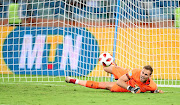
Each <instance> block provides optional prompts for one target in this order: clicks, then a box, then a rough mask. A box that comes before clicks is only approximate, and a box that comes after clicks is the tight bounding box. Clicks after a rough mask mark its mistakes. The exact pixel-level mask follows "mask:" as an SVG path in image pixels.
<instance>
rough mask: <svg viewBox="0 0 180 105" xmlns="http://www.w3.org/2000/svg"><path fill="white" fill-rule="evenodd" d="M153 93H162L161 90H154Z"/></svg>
mask: <svg viewBox="0 0 180 105" xmlns="http://www.w3.org/2000/svg"><path fill="white" fill-rule="evenodd" d="M154 93H164V92H163V91H162V90H155V91H154Z"/></svg>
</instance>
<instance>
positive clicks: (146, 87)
mask: <svg viewBox="0 0 180 105" xmlns="http://www.w3.org/2000/svg"><path fill="white" fill-rule="evenodd" d="M103 69H104V71H106V72H108V73H111V74H113V75H114V77H115V79H116V80H117V82H95V81H83V80H78V79H73V78H71V77H66V80H65V81H66V82H67V83H74V84H79V85H82V86H86V87H89V88H94V89H107V90H110V91H111V92H132V93H140V92H142V93H143V92H146V91H150V92H151V93H163V91H162V90H158V88H157V84H156V83H155V82H154V81H153V80H152V79H151V75H152V73H153V69H152V67H151V66H150V65H146V66H144V67H143V69H142V70H141V69H133V70H129V69H124V68H121V67H118V66H116V65H115V63H114V64H113V65H111V66H109V67H103Z"/></svg>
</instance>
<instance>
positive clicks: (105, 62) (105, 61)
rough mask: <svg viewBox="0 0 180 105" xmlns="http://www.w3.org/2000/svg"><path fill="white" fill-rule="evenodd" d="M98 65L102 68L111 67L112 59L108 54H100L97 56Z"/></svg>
mask: <svg viewBox="0 0 180 105" xmlns="http://www.w3.org/2000/svg"><path fill="white" fill-rule="evenodd" d="M99 63H100V64H101V65H102V66H104V67H108V66H111V64H112V63H113V57H112V56H111V54H110V53H102V54H101V55H100V56H99Z"/></svg>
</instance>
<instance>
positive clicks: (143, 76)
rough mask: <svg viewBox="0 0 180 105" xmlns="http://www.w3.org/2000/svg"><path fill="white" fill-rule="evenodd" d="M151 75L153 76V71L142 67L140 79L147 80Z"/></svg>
mask: <svg viewBox="0 0 180 105" xmlns="http://www.w3.org/2000/svg"><path fill="white" fill-rule="evenodd" d="M150 77H151V71H150V70H146V69H142V71H141V75H140V81H141V82H146V81H147V80H148V79H149V78H150Z"/></svg>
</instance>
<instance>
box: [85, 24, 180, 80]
mask: <svg viewBox="0 0 180 105" xmlns="http://www.w3.org/2000/svg"><path fill="white" fill-rule="evenodd" d="M88 30H89V31H90V32H91V33H92V34H93V35H94V36H95V38H96V39H97V41H98V44H99V46H100V52H101V53H103V52H109V53H111V54H112V51H113V42H114V28H88ZM179 32H180V29H140V28H137V29H131V28H127V29H121V28H119V29H118V32H117V33H118V34H117V39H116V41H117V44H116V55H115V61H116V63H117V64H118V66H121V67H124V68H130V69H133V68H142V67H143V66H145V65H149V64H150V65H152V66H153V68H154V73H153V76H152V77H153V78H154V79H156V78H158V79H180V58H179V57H180V56H179V51H180V47H179V46H180V34H179ZM90 76H108V74H107V73H105V72H104V71H103V68H102V66H101V65H99V64H98V65H97V66H96V68H95V69H94V70H93V71H92V72H91V73H90Z"/></svg>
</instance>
